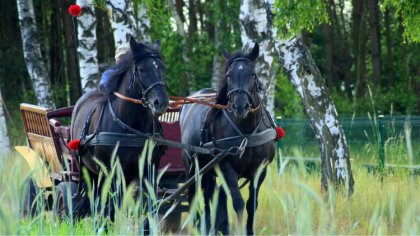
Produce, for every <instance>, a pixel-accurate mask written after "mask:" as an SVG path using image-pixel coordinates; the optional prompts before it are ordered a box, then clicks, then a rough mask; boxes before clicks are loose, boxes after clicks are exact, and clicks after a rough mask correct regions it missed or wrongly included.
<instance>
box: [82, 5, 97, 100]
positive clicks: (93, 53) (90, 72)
mask: <svg viewBox="0 0 420 236" xmlns="http://www.w3.org/2000/svg"><path fill="white" fill-rule="evenodd" d="M77 4H78V5H80V6H81V7H82V14H81V15H80V16H78V17H77V34H78V46H77V53H78V56H79V69H80V80H81V86H82V90H83V92H84V93H86V92H88V91H90V90H94V89H96V88H97V84H98V78H99V67H98V58H97V55H98V50H97V45H96V19H95V9H94V6H93V0H77Z"/></svg>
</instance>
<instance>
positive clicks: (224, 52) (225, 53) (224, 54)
mask: <svg viewBox="0 0 420 236" xmlns="http://www.w3.org/2000/svg"><path fill="white" fill-rule="evenodd" d="M222 53H223V57H224V58H225V59H226V60H229V59H230V58H231V57H232V55H230V53H229V52H228V51H227V50H226V49H224V48H223V50H222Z"/></svg>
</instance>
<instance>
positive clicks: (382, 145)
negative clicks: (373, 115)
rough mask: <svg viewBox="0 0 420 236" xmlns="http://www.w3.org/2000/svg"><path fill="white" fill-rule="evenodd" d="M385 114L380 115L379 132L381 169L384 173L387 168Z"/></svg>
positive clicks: (379, 163)
mask: <svg viewBox="0 0 420 236" xmlns="http://www.w3.org/2000/svg"><path fill="white" fill-rule="evenodd" d="M384 122H385V121H384V116H383V115H379V116H378V132H379V143H378V144H379V162H378V167H379V171H380V172H381V173H382V172H383V170H384V168H385V127H384V126H385V123H384Z"/></svg>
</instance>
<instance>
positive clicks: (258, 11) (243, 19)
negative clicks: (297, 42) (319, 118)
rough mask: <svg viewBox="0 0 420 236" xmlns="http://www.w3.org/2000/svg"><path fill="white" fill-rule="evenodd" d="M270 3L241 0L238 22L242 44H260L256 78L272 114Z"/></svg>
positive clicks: (272, 52) (271, 16)
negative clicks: (262, 88) (262, 87)
mask: <svg viewBox="0 0 420 236" xmlns="http://www.w3.org/2000/svg"><path fill="white" fill-rule="evenodd" d="M269 7H270V5H268V4H267V2H265V1H256V0H243V1H242V3H241V8H240V13H239V22H240V26H241V27H240V28H241V39H242V45H243V46H248V47H252V46H253V45H254V43H256V42H257V43H259V45H260V56H259V57H258V60H257V63H256V69H257V74H258V78H259V79H260V80H261V81H262V83H263V86H264V94H262V97H263V100H264V103H265V105H266V106H267V109H268V111H270V113H271V115H272V116H274V85H275V82H276V80H275V78H276V73H275V72H276V70H275V69H274V68H275V65H274V63H273V62H274V57H275V56H276V54H275V51H274V47H273V43H272V41H273V40H272V35H273V32H272V31H273V27H274V25H273V24H272V22H273V14H272V13H271V11H270V9H269Z"/></svg>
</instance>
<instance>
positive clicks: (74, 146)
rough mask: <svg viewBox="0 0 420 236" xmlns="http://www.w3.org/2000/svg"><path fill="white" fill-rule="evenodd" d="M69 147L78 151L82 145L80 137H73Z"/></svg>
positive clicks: (68, 144)
mask: <svg viewBox="0 0 420 236" xmlns="http://www.w3.org/2000/svg"><path fill="white" fill-rule="evenodd" d="M67 147H68V148H69V149H70V150H72V151H77V150H78V149H79V147H80V139H73V140H71V141H70V142H68V143H67Z"/></svg>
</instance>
